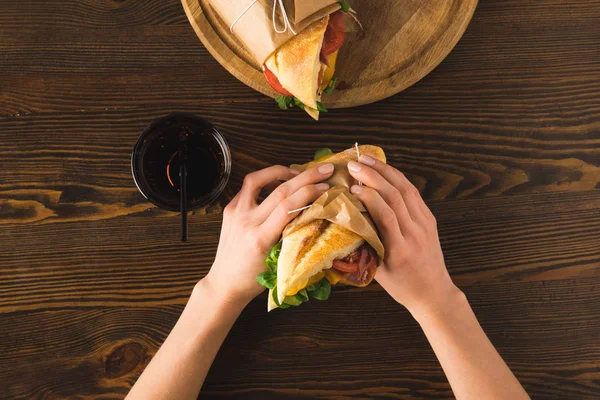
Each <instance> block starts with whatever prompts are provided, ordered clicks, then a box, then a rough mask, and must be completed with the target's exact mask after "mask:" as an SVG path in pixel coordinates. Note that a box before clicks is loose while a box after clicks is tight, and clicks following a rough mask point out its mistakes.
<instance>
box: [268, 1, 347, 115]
mask: <svg viewBox="0 0 600 400" xmlns="http://www.w3.org/2000/svg"><path fill="white" fill-rule="evenodd" d="M344 38H345V22H344V12H343V11H341V10H340V11H336V12H335V13H333V14H331V15H327V16H325V17H323V18H321V19H319V20H317V21H315V22H313V23H312V24H311V25H309V26H308V27H307V28H306V29H304V30H302V31H301V32H299V33H298V34H297V35H296V36H294V37H293V38H292V39H290V40H289V41H287V42H286V43H284V44H283V45H282V46H281V47H280V48H278V49H277V50H276V51H275V52H274V53H273V54H272V55H271V56H270V57H269V58H268V59H267V61H266V62H265V64H264V65H263V73H264V75H265V78H266V80H267V82H268V83H269V84H270V85H271V87H272V88H273V89H274V90H275V91H276V92H278V93H279V94H280V96H278V97H277V102H278V103H279V106H280V107H281V108H284V109H287V108H289V107H293V106H298V107H300V108H303V109H304V110H305V111H306V112H307V113H308V114H309V115H310V116H311V117H313V118H314V119H315V120H318V119H319V112H321V111H323V112H326V111H327V110H326V109H325V107H323V105H322V104H321V95H322V93H323V91H325V92H326V93H331V91H332V90H333V88H334V87H335V83H336V80H335V78H334V77H333V74H334V73H335V64H336V61H337V56H338V52H339V49H340V47H341V46H342V44H343V43H344Z"/></svg>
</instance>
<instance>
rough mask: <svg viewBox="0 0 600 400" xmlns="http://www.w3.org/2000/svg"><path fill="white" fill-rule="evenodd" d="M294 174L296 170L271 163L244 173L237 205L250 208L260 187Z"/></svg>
mask: <svg viewBox="0 0 600 400" xmlns="http://www.w3.org/2000/svg"><path fill="white" fill-rule="evenodd" d="M296 175H298V173H297V171H293V170H292V169H290V168H287V167H284V166H282V165H273V166H272V167H268V168H265V169H261V170H260V171H256V172H252V173H250V174H248V175H246V177H245V178H244V183H243V185H242V190H241V191H240V200H239V206H240V207H244V208H245V209H248V208H252V207H253V206H255V205H256V200H257V199H258V195H259V194H260V191H261V190H262V188H264V187H265V186H267V185H268V184H270V183H272V182H276V181H286V180H288V179H292V178H293V177H294V176H296Z"/></svg>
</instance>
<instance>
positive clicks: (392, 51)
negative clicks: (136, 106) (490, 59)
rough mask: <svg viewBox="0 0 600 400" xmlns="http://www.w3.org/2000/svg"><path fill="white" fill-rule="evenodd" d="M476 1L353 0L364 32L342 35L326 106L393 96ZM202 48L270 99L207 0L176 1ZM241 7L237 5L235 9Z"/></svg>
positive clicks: (439, 55)
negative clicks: (375, 0) (335, 82)
mask: <svg viewBox="0 0 600 400" xmlns="http://www.w3.org/2000/svg"><path fill="white" fill-rule="evenodd" d="M477 1H478V0H380V1H379V2H378V4H377V5H378V6H377V7H373V2H372V1H369V0H354V1H353V2H352V8H353V9H354V10H355V11H356V12H357V14H358V16H359V17H360V21H361V24H362V25H363V27H364V30H365V32H366V37H364V38H363V36H362V35H358V34H349V35H346V40H345V41H344V46H343V47H342V48H341V49H340V54H339V60H340V61H339V62H338V64H337V66H336V73H335V76H336V77H337V78H338V79H339V82H338V84H337V86H336V90H335V91H334V93H333V94H332V95H331V96H324V97H323V102H324V103H325V105H326V106H327V107H328V108H332V109H333V108H346V107H355V106H358V105H363V104H369V103H373V102H376V101H379V100H382V99H385V98H387V97H390V96H393V95H395V94H397V93H399V92H401V91H403V90H404V89H406V88H407V87H409V86H411V85H413V84H414V83H416V82H418V81H419V80H421V79H422V78H423V77H425V76H426V75H427V74H428V73H430V72H431V71H432V70H433V69H434V68H435V67H436V66H438V64H439V63H440V62H441V61H442V60H443V59H444V58H445V57H446V56H447V55H448V54H449V53H450V51H451V50H452V49H453V48H454V46H455V45H456V43H457V42H458V40H459V39H460V37H461V36H462V35H463V33H464V32H465V29H466V28H467V25H468V24H469V22H470V21H471V17H472V16H473V13H474V12H475V8H476V7H477ZM181 3H182V4H183V8H184V9H185V12H186V15H187V17H188V19H189V20H190V24H191V25H192V27H193V28H194V31H195V32H196V34H197V35H198V37H199V38H200V40H201V41H202V43H203V44H204V46H206V48H207V50H208V51H209V52H210V53H211V54H212V55H213V56H214V57H215V59H217V60H218V61H219V63H220V64H221V65H223V67H224V68H226V69H227V70H228V71H229V72H231V74H232V75H233V76H235V77H236V78H238V79H239V80H240V81H242V82H244V83H245V84H246V85H248V86H250V87H251V88H253V89H255V90H257V91H259V92H261V93H264V94H265V95H267V96H271V97H275V96H276V95H277V93H276V92H275V91H274V90H273V89H272V88H271V86H270V85H269V84H268V83H267V82H266V81H265V79H264V76H263V73H262V70H261V63H260V62H257V61H256V60H255V59H254V57H253V56H251V54H250V52H248V50H247V49H245V48H244V46H243V44H242V43H241V41H239V40H238V39H237V37H236V36H235V35H234V34H232V33H231V31H230V26H228V24H226V23H225V22H224V21H223V20H222V19H221V18H220V16H219V15H218V13H217V12H216V11H215V9H214V8H213V7H212V6H211V4H210V1H209V0H181ZM243 9H244V7H243V6H242V7H240V13H241V12H242V11H243Z"/></svg>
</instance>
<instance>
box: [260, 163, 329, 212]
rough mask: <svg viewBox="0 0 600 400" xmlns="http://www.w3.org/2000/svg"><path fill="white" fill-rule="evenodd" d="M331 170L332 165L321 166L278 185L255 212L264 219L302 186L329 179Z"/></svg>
mask: <svg viewBox="0 0 600 400" xmlns="http://www.w3.org/2000/svg"><path fill="white" fill-rule="evenodd" d="M333 170H334V167H333V164H323V165H321V166H319V167H317V168H311V169H309V170H306V171H304V172H303V173H301V174H300V175H298V176H297V177H295V178H292V179H290V180H289V181H287V182H285V183H282V184H281V185H279V187H278V188H277V189H275V190H274V191H273V193H271V194H270V195H269V196H268V197H267V198H266V199H265V201H263V202H262V203H261V204H260V206H259V207H258V209H257V210H256V211H257V212H258V213H259V215H260V217H264V218H265V219H266V218H267V217H268V216H269V215H271V213H272V212H273V210H275V208H276V207H277V206H278V205H279V204H281V202H283V201H285V200H286V199H287V198H288V197H290V196H292V195H293V194H294V193H296V192H297V191H298V190H300V189H301V188H303V187H304V186H307V185H312V184H315V183H318V182H321V181H323V180H325V179H327V178H329V177H330V176H331V175H332V174H333ZM305 205H306V204H305ZM260 217H259V218H260Z"/></svg>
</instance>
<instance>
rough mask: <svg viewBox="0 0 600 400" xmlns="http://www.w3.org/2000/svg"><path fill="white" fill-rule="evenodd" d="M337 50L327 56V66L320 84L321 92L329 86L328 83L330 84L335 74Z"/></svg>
mask: <svg viewBox="0 0 600 400" xmlns="http://www.w3.org/2000/svg"><path fill="white" fill-rule="evenodd" d="M338 53H339V50H338V51H336V52H334V53H331V54H330V55H329V56H328V60H329V66H328V67H327V68H326V69H325V72H323V81H322V83H321V90H325V88H326V87H327V86H329V82H331V78H333V74H335V63H336V62H337V56H338Z"/></svg>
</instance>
